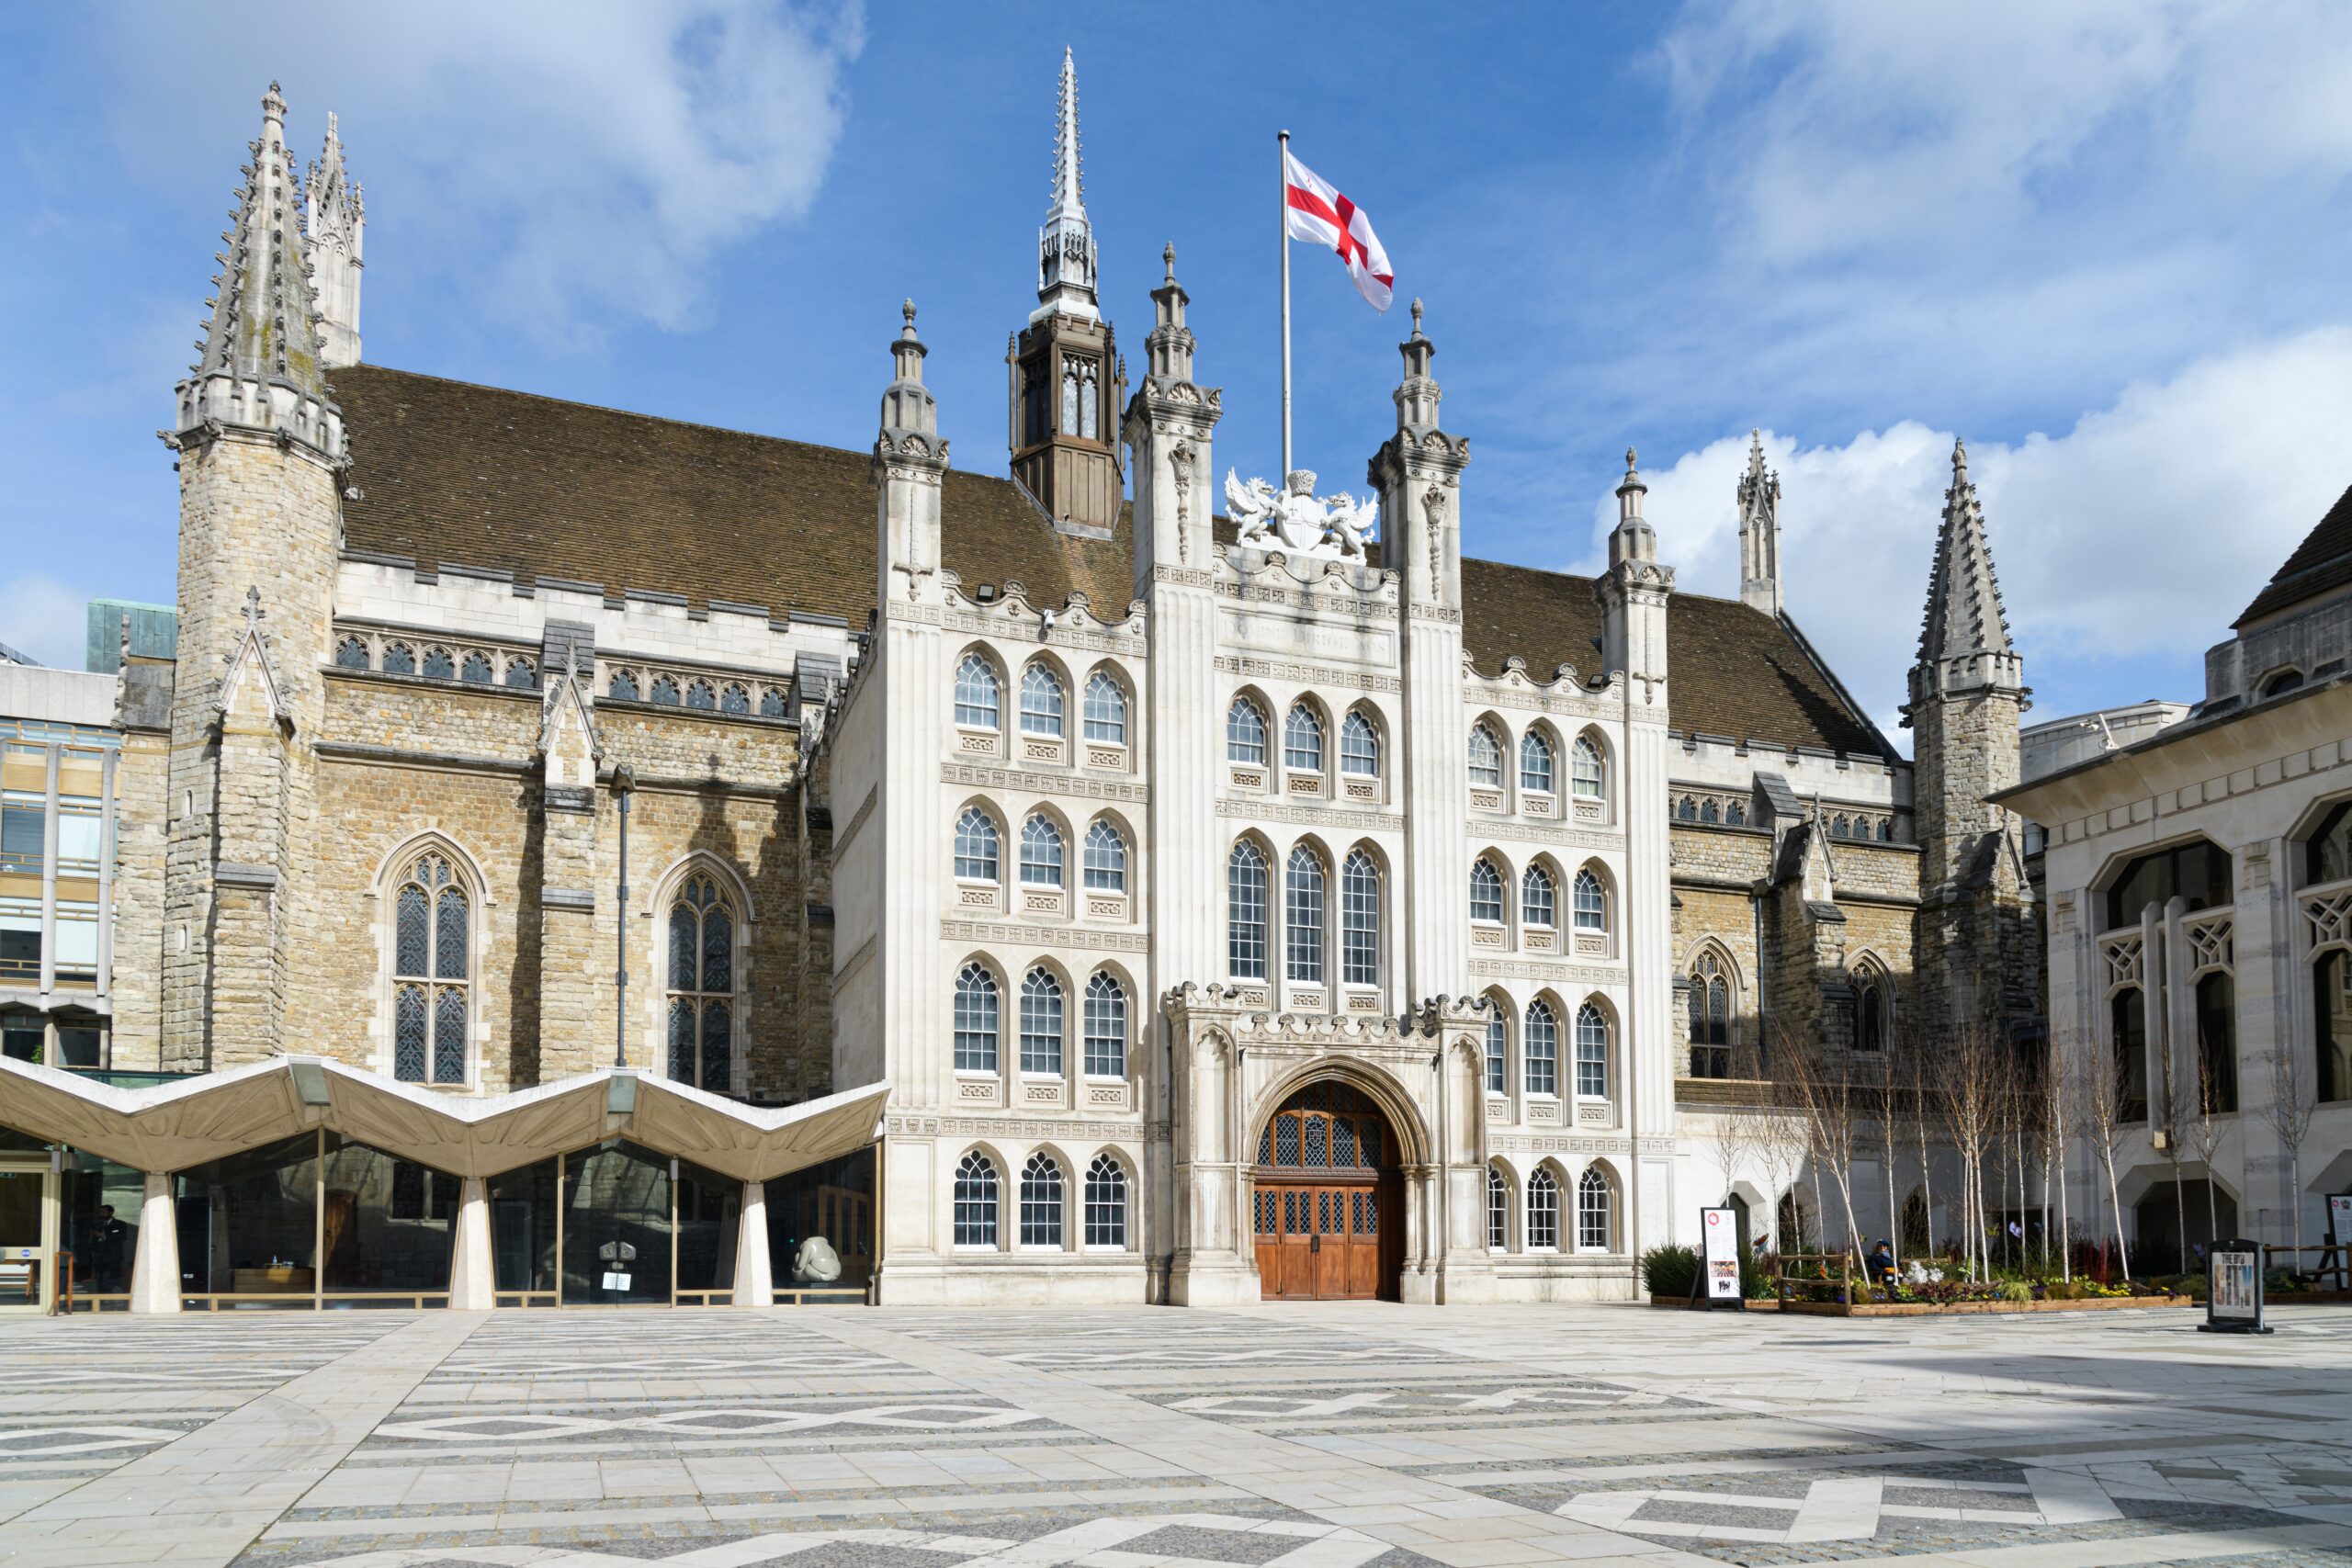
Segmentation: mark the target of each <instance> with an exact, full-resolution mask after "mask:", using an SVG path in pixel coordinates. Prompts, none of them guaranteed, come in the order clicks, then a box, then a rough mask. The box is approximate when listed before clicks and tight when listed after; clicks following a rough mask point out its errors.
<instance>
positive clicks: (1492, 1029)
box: [1487, 1008, 1510, 1094]
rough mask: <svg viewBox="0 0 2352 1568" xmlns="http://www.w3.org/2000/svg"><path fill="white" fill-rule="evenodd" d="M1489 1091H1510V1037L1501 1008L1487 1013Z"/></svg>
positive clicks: (1506, 1092) (1493, 1092)
mask: <svg viewBox="0 0 2352 1568" xmlns="http://www.w3.org/2000/svg"><path fill="white" fill-rule="evenodd" d="M1487 1093H1488V1094H1509V1093H1510V1032H1509V1030H1508V1028H1507V1027H1506V1026H1505V1025H1504V1023H1503V1013H1502V1009H1500V1008H1497V1009H1495V1010H1493V1011H1491V1012H1489V1013H1488V1014H1487Z"/></svg>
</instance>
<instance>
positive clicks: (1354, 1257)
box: [1252, 1082, 1405, 1301]
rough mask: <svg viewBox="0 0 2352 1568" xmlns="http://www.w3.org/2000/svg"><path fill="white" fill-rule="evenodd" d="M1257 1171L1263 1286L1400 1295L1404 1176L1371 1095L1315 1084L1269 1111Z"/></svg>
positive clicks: (1288, 1297)
mask: <svg viewBox="0 0 2352 1568" xmlns="http://www.w3.org/2000/svg"><path fill="white" fill-rule="evenodd" d="M1255 1176H1256V1187H1257V1197H1256V1213H1255V1215H1254V1216H1253V1217H1254V1220H1255V1224H1254V1225H1253V1227H1252V1228H1253V1229H1254V1230H1255V1232H1256V1242H1257V1258H1258V1279H1259V1293H1260V1294H1261V1296H1263V1297H1264V1298H1265V1299H1266V1300H1267V1301H1375V1300H1392V1301H1393V1300H1394V1299H1396V1295H1397V1274H1398V1271H1399V1268H1400V1265H1401V1264H1402V1263H1403V1261H1404V1256H1405V1247H1404V1242H1405V1230H1404V1180H1403V1178H1402V1177H1401V1175H1400V1174H1399V1173H1398V1171H1397V1163H1396V1156H1395V1148H1394V1140H1393V1139H1392V1137H1391V1136H1390V1135H1389V1133H1388V1130H1387V1123H1386V1122H1385V1120H1384V1119H1383V1118H1382V1117H1381V1115H1380V1113H1379V1112H1378V1111H1376V1110H1374V1108H1373V1106H1372V1104H1371V1103H1370V1102H1369V1101H1368V1100H1365V1099H1364V1098H1363V1096H1362V1095H1360V1094H1358V1093H1357V1092H1356V1091H1355V1090H1354V1089H1350V1088H1349V1087H1347V1086H1346V1085H1343V1084H1338V1083H1330V1082H1325V1083H1317V1084H1309V1085H1307V1086H1306V1088H1305V1089H1301V1090H1299V1091H1298V1092H1297V1093H1296V1094H1295V1095H1293V1096H1292V1097H1291V1098H1290V1099H1289V1100H1286V1101H1284V1102H1283V1105H1282V1107H1281V1108H1280V1109H1279V1110H1278V1111H1275V1113H1274V1114H1273V1116H1272V1117H1271V1118H1269V1119H1268V1122H1267V1124H1266V1127H1265V1130H1264V1131H1263V1133H1262V1134H1261V1135H1260V1137H1259V1141H1258V1166H1257V1170H1256V1173H1255Z"/></svg>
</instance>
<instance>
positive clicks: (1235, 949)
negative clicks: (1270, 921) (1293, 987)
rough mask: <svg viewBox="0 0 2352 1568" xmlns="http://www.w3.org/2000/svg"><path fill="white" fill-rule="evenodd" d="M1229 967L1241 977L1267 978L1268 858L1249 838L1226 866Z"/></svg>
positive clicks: (1234, 848)
mask: <svg viewBox="0 0 2352 1568" xmlns="http://www.w3.org/2000/svg"><path fill="white" fill-rule="evenodd" d="M1225 916H1226V942H1225V948H1226V966H1227V968H1228V969H1229V970H1231V971H1232V974H1233V977H1234V978H1235V979H1237V980H1262V979H1264V978H1265V977H1266V857H1265V855H1264V854H1263V853H1262V852H1260V850H1259V848H1258V846H1257V845H1256V844H1254V843H1252V842H1251V841H1250V840H1248V839H1244V840H1241V841H1240V842H1239V843H1237V844H1235V845H1234V846H1233V853H1232V854H1231V855H1230V856H1229V857H1227V861H1226V866H1225Z"/></svg>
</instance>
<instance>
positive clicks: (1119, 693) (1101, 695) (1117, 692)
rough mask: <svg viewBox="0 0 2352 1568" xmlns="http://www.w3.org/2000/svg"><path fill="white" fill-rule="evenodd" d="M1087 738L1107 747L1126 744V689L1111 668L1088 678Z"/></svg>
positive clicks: (1096, 672)
mask: <svg viewBox="0 0 2352 1568" xmlns="http://www.w3.org/2000/svg"><path fill="white" fill-rule="evenodd" d="M1085 718H1086V738H1087V739H1089V740H1092V741H1095V742H1097V743H1098V744H1100V745H1104V746H1125V744H1126V743H1127V689H1126V688H1125V686H1122V685H1120V684H1119V682H1118V681H1117V680H1116V679H1115V678H1114V676H1113V675H1112V673H1111V672H1110V671H1108V670H1097V671H1095V672H1094V673H1093V674H1091V675H1090V676H1088V677H1087V678H1086V713H1085Z"/></svg>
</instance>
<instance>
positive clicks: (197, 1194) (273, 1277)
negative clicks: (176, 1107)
mask: <svg viewBox="0 0 2352 1568" xmlns="http://www.w3.org/2000/svg"><path fill="white" fill-rule="evenodd" d="M318 1180H319V1138H318V1134H315V1133H301V1134H296V1135H295V1136H293V1137H291V1138H288V1139H287V1140H285V1141H284V1142H283V1143H277V1144H270V1145H266V1146H265V1147H262V1148H258V1149H248V1150H246V1151H245V1152H244V1153H243V1154H240V1155H231V1156H228V1157H227V1158H225V1159H217V1160H214V1161H212V1162H211V1163H209V1164H208V1165H199V1166H196V1167H193V1168H189V1169H187V1170H184V1171H181V1172H180V1173H179V1177H178V1180H177V1187H178V1192H179V1232H180V1288H181V1289H182V1290H183V1291H185V1292H188V1293H189V1294H191V1295H198V1294H207V1293H209V1294H220V1295H225V1294H230V1293H232V1292H233V1293H234V1294H237V1295H256V1296H271V1295H284V1296H300V1297H307V1296H309V1295H310V1294H311V1292H312V1291H314V1290H315V1289H316V1288H317V1284H318V1257H317V1250H318V1237H317V1218H318Z"/></svg>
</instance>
